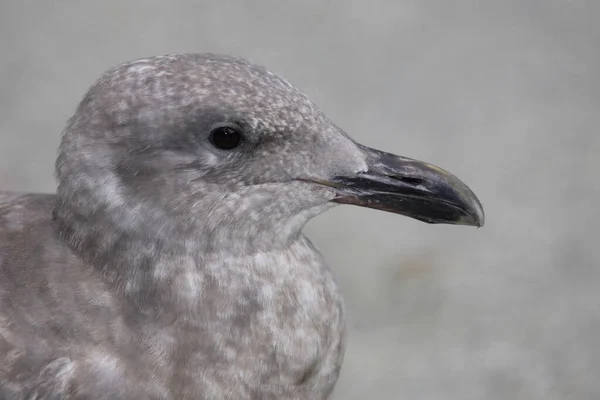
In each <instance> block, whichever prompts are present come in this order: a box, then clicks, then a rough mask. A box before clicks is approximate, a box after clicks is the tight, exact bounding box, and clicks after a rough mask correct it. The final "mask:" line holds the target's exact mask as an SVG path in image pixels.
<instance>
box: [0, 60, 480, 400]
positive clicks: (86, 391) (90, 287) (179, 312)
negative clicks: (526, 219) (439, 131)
mask: <svg viewBox="0 0 600 400" xmlns="http://www.w3.org/2000/svg"><path fill="white" fill-rule="evenodd" d="M56 175H57V179H58V182H59V185H58V190H57V194H56V195H46V194H14V193H7V192H0V399H11V400H12V399H15V400H16V399H98V400H101V399H156V400H168V399H177V400H179V399H215V400H218V399H257V400H258V399H281V400H287V399H290V400H291V399H317V400H318V399H327V398H329V396H330V394H331V393H332V390H333V387H334V384H335V382H336V380H337V378H338V375H339V372H340V367H341V364H342V359H343V353H344V344H345V336H346V333H345V324H344V307H343V302H342V298H341V295H340V291H339V289H338V286H337V284H336V282H335V279H334V276H333V273H332V271H331V269H330V268H329V267H328V266H327V264H326V262H325V261H324V259H323V257H322V256H321V254H320V253H319V252H318V251H317V250H316V249H315V248H314V246H313V245H312V244H311V243H310V241H309V240H308V239H307V238H306V237H304V236H303V235H302V232H301V231H302V228H303V226H304V225H305V224H306V222H307V221H308V220H309V219H310V218H312V217H314V216H316V215H318V214H320V213H322V212H324V211H326V210H327V209H329V208H331V207H333V206H334V205H336V204H340V203H342V204H344V203H345V204H357V205H362V206H366V207H371V208H378V209H382V210H387V211H393V212H397V213H401V214H405V215H408V216H411V217H414V218H418V219H421V220H424V221H426V222H439V223H458V224H468V225H481V224H482V223H483V211H482V209H481V205H480V204H479V202H478V200H477V199H476V197H475V196H474V195H473V193H472V192H471V191H470V190H469V189H468V188H467V187H466V186H465V185H464V184H463V183H462V182H460V181H459V180H458V179H457V178H455V177H453V176H452V175H450V174H449V173H447V172H445V171H443V170H441V169H439V168H437V167H434V166H431V165H430V164H426V163H421V162H417V161H415V160H411V159H408V158H404V157H399V156H394V155H391V154H389V153H383V152H380V151H377V150H374V149H369V148H367V147H364V146H361V145H359V144H357V143H355V142H354V141H352V140H351V139H350V138H349V137H348V136H347V135H346V134H345V133H344V132H342V131H341V130H340V129H339V128H338V127H337V126H335V125H334V124H333V123H331V122H330V121H329V120H328V119H327V118H326V117H325V116H324V115H323V113H322V112H321V111H320V110H319V109H318V108H317V107H316V106H315V105H314V104H313V103H312V102H310V100H309V99H308V98H307V97H306V96H305V95H304V94H302V93H301V92H300V91H299V90H298V89H296V88H295V87H293V86H292V85H291V84H289V83H288V82H287V81H285V80H284V79H283V78H281V77H279V76H277V75H275V74H273V73H271V72H269V71H267V70H265V69H264V68H262V67H258V66H256V65H253V64H251V63H249V62H247V61H245V60H242V59H239V58H235V57H228V56H218V55H210V54H205V55H198V54H188V55H170V56H162V57H153V58H149V59H143V60H137V61H134V62H130V63H125V64H123V65H121V66H118V67H115V68H113V69H111V70H109V71H107V72H106V73H105V74H104V75H103V76H102V77H101V78H100V79H99V80H98V81H97V82H96V84H94V85H93V86H92V87H91V88H90V90H89V92H88V93H87V94H86V96H85V97H84V99H83V100H82V101H81V103H80V104H79V107H78V109H77V111H76V112H75V115H74V116H73V117H72V118H71V119H70V120H69V122H68V124H67V127H66V129H65V132H64V134H63V139H62V142H61V145H60V149H59V156H58V159H57V163H56Z"/></svg>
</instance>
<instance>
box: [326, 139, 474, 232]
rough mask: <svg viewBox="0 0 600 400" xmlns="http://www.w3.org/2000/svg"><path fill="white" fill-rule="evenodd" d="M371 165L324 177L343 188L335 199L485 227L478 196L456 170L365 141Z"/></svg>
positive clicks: (435, 221) (431, 220) (440, 221)
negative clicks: (445, 169) (446, 168)
mask: <svg viewBox="0 0 600 400" xmlns="http://www.w3.org/2000/svg"><path fill="white" fill-rule="evenodd" d="M361 149H362V150H363V151H364V152H365V154H367V155H368V157H367V158H368V159H367V163H368V171H366V172H362V173H358V174H356V175H354V176H336V177H334V178H333V179H331V180H330V181H329V182H321V183H322V184H327V185H328V186H332V187H334V188H336V189H337V190H338V193H339V196H338V197H337V198H336V199H335V200H334V201H335V202H337V203H342V204H354V205H358V206H362V207H369V208H374V209H377V210H383V211H389V212H393V213H396V214H402V215H406V216H408V217H411V218H415V219H418V220H420V221H424V222H427V223H432V224H455V225H472V226H477V227H481V226H483V224H484V220H485V216H484V213H483V207H482V206H481V203H480V202H479V199H477V196H475V194H474V193H473V192H472V191H471V189H469V187H468V186H467V185H465V184H464V183H463V182H462V181H461V180H459V179H458V178H457V177H455V176H454V175H452V174H450V173H449V172H446V171H444V170H443V169H441V168H439V167H436V166H435V165H431V164H428V163H425V162H422V161H417V160H413V159H410V158H406V157H400V156H397V155H394V154H390V153H385V152H382V151H379V150H374V149H370V148H368V147H364V146H361Z"/></svg>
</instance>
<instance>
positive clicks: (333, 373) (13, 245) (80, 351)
mask: <svg viewBox="0 0 600 400" xmlns="http://www.w3.org/2000/svg"><path fill="white" fill-rule="evenodd" d="M54 204H55V197H54V196H51V195H13V194H6V193H1V194H0V226H3V227H4V229H3V230H2V231H1V232H0V243H1V244H0V254H2V258H1V260H0V263H1V264H0V265H1V266H2V278H3V279H2V280H1V281H0V310H1V316H2V319H0V321H2V322H0V332H1V334H0V355H2V357H4V360H3V361H4V362H3V363H2V365H3V367H2V368H0V383H2V389H1V390H0V398H7V399H12V398H21V397H20V396H21V394H24V393H36V395H37V396H38V397H35V396H33V395H29V396H30V397H25V398H40V399H46V398H55V397H56V398H68V396H67V397H64V396H65V393H73V398H90V399H91V398H94V399H104V398H106V399H115V398H118V399H137V398H140V399H142V398H147V399H180V398H194V399H196V398H201V399H221V398H223V399H225V398H228V399H229V398H232V399H233V398H248V399H259V398H261V399H270V398H272V399H308V398H311V399H312V398H314V399H318V398H325V394H326V393H328V392H329V391H331V389H332V388H333V384H334V382H335V380H336V378H337V375H338V373H339V368H340V365H341V359H342V347H343V342H344V325H343V309H342V302H341V297H340V294H339V291H338V289H337V286H336V284H335V281H334V279H333V276H332V273H331V271H330V270H329V268H328V267H327V266H326V264H325V263H324V260H323V259H322V257H321V256H320V254H319V253H318V252H317V251H316V250H315V249H314V248H313V246H312V245H311V243H310V242H309V241H308V239H306V238H305V237H303V236H299V237H298V238H297V239H295V240H294V241H293V242H292V243H290V245H289V247H288V248H287V251H285V252H280V251H277V252H269V251H260V252H257V253H255V254H253V255H252V257H236V256H230V257H221V256H220V255H219V253H218V252H215V253H212V254H198V253H193V252H190V253H188V254H184V253H169V252H165V253H158V254H157V256H156V258H154V260H153V265H146V266H145V268H147V269H151V270H152V271H151V274H152V275H153V276H154V277H155V285H156V286H157V287H156V288H154V292H153V296H155V297H156V296H158V297H160V298H161V299H163V300H162V301H161V304H160V306H159V305H156V304H152V301H148V303H146V304H145V305H142V306H141V307H133V306H132V305H131V301H130V300H128V299H127V296H132V295H133V294H132V293H127V292H128V289H127V288H126V287H125V288H124V287H119V286H123V285H125V286H127V285H128V283H129V282H122V281H117V282H116V284H115V282H112V283H107V282H106V280H105V279H104V278H103V277H102V276H101V275H100V274H99V273H98V272H97V271H96V270H95V269H94V267H93V266H92V265H90V264H87V263H82V262H81V261H80V258H79V257H78V255H77V254H76V253H74V252H73V251H72V250H71V249H70V248H69V247H68V246H67V245H65V244H64V242H63V240H62V239H61V238H60V236H59V235H58V234H57V233H56V231H55V230H53V229H52V220H51V216H52V210H53V207H54ZM40 238H41V239H43V240H42V241H40ZM223 250H224V251H225V252H226V249H223ZM21 266H24V267H25V268H27V270H26V271H23V270H17V269H16V268H19V267H21ZM32 268H35V270H33V269H32ZM165 270H168V271H169V272H168V273H167V272H165ZM162 280H168V283H167V284H163V282H162ZM165 283H166V282H165ZM132 285H133V284H132ZM136 295H137V294H136ZM143 298H144V295H142V294H140V299H143ZM141 301H143V300H141ZM38 338H43V340H38ZM7 361H8V362H7ZM207 366H210V368H207ZM199 376H201V379H198V377H199ZM258 388H260V392H258ZM30 391H31V392H30ZM17 393H19V395H17ZM3 396H4V397H3ZM53 396H55V397H53Z"/></svg>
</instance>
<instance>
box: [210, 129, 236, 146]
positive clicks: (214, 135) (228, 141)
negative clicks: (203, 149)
mask: <svg viewBox="0 0 600 400" xmlns="http://www.w3.org/2000/svg"><path fill="white" fill-rule="evenodd" d="M241 139H242V135H241V133H240V132H239V131H238V130H237V129H236V128H234V127H231V126H219V127H216V128H214V129H213V130H212V131H211V132H210V137H209V140H210V142H211V143H212V145H213V146H215V147H216V148H217V149H221V150H231V149H234V148H236V147H237V146H238V144H239V143H240V141H241Z"/></svg>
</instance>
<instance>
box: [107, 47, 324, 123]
mask: <svg viewBox="0 0 600 400" xmlns="http://www.w3.org/2000/svg"><path fill="white" fill-rule="evenodd" d="M98 85H102V86H105V87H106V86H111V87H113V88H114V89H116V90H114V92H113V93H114V95H115V96H120V97H121V100H120V101H119V102H118V104H120V106H121V108H122V109H126V108H128V107H132V106H133V107H135V106H136V104H139V103H140V101H141V100H142V99H144V100H145V101H146V102H147V101H148V100H149V99H155V100H157V101H161V102H162V103H164V104H165V105H167V107H170V108H185V107H188V106H190V105H192V104H195V103H198V102H202V103H203V104H207V103H208V104H211V105H213V106H214V107H222V108H225V107H227V108H229V109H230V110H235V112H236V113H238V114H243V115H244V116H245V117H246V118H247V122H248V123H249V124H251V127H252V128H254V129H262V130H271V131H279V130H281V129H298V128H299V127H300V126H301V125H302V124H319V123H324V122H325V121H326V117H325V116H324V115H323V113H322V112H321V111H320V109H319V108H318V107H317V106H316V105H315V104H314V103H313V102H312V101H311V100H310V99H309V98H308V97H307V96H306V94H304V93H303V92H302V91H300V90H299V89H298V88H296V87H295V86H294V85H292V84H291V83H290V82H288V81H287V80H286V79H285V78H283V77H282V76H280V75H278V74H275V73H273V72H271V71H269V70H267V69H266V68H264V67H262V66H259V65H256V64H253V63H251V62H249V61H248V60H246V59H243V58H240V57H234V56H228V55H220V54H184V55H165V56H157V57H152V58H144V59H138V60H134V61H131V62H128V63H125V64H122V65H119V66H117V67H115V68H113V69H110V70H108V71H107V72H106V73H105V74H104V75H103V77H101V78H100V79H99V81H98Z"/></svg>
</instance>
